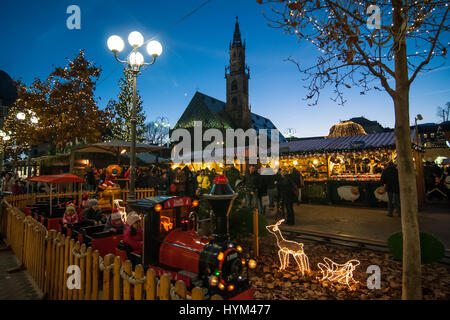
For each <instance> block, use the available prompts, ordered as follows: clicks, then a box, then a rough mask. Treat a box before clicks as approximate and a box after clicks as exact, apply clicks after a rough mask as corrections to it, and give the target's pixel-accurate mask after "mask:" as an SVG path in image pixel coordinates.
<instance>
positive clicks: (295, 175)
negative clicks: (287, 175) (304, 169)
mask: <svg viewBox="0 0 450 320" xmlns="http://www.w3.org/2000/svg"><path fill="white" fill-rule="evenodd" d="M291 177H292V181H293V182H294V183H295V185H296V186H297V189H298V197H297V199H296V200H295V202H296V203H300V199H301V197H302V193H301V188H302V180H303V176H302V174H301V173H300V172H299V171H298V170H297V169H296V168H295V167H294V168H293V169H292V173H291Z"/></svg>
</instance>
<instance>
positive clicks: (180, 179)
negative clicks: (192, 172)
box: [173, 167, 186, 196]
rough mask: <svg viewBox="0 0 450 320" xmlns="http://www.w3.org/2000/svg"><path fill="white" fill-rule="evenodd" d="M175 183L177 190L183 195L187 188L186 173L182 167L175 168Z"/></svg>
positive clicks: (178, 193)
mask: <svg viewBox="0 0 450 320" xmlns="http://www.w3.org/2000/svg"><path fill="white" fill-rule="evenodd" d="M173 183H174V184H175V188H176V191H175V192H176V193H177V195H179V196H183V195H184V193H185V190H186V175H185V174H184V172H183V171H182V170H181V169H180V167H178V168H176V169H175V175H174V179H173Z"/></svg>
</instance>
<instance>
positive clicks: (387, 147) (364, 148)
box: [280, 131, 424, 206]
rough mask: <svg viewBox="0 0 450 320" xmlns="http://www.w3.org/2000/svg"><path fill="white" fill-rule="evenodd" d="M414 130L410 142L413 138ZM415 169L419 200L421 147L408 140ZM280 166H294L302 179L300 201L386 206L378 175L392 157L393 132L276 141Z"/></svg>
mask: <svg viewBox="0 0 450 320" xmlns="http://www.w3.org/2000/svg"><path fill="white" fill-rule="evenodd" d="M414 134H415V133H414V131H413V132H411V141H414V140H413V139H414ZM411 147H412V148H413V157H414V161H415V164H416V169H417V181H418V193H419V194H418V198H419V203H421V202H422V201H423V194H424V191H422V187H421V184H423V183H422V180H423V173H422V153H421V152H420V151H421V148H420V147H419V146H416V145H415V144H413V143H411ZM280 153H281V157H280V167H281V168H287V169H292V168H296V169H297V170H298V171H300V172H301V173H302V175H303V177H304V178H305V188H304V189H303V190H302V200H303V201H306V202H321V203H348V204H353V205H361V206H386V204H387V193H386V192H383V189H382V188H379V187H380V186H381V183H380V178H381V173H382V171H383V169H384V168H385V167H386V165H387V164H388V163H389V162H390V161H393V160H395V157H396V152H395V135H394V132H393V131H390V132H381V133H374V134H364V135H355V136H348V137H335V138H325V137H324V138H314V139H304V140H299V141H293V142H287V143H283V144H280Z"/></svg>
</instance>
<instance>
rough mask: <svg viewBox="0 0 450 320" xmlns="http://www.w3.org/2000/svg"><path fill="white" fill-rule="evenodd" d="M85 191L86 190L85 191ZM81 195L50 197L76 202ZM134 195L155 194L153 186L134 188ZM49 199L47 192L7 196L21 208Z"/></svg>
mask: <svg viewBox="0 0 450 320" xmlns="http://www.w3.org/2000/svg"><path fill="white" fill-rule="evenodd" d="M85 192H87V191H85ZM87 193H89V194H94V192H92V191H89V192H87ZM82 195H83V192H80V191H77V192H65V193H53V194H52V199H53V201H54V202H55V203H56V201H57V199H58V198H72V199H77V201H78V203H80V202H81V197H82ZM119 195H120V197H119V198H120V199H122V200H124V201H125V200H126V199H127V197H128V190H127V189H122V190H120V192H119ZM135 195H136V200H141V199H144V198H148V197H153V196H155V195H156V191H155V189H153V188H142V189H139V188H138V189H135ZM49 199H50V195H49V194H48V193H29V194H20V195H15V196H11V197H8V202H9V204H10V205H12V206H14V207H16V208H19V209H23V208H25V207H26V206H27V205H30V204H33V203H36V202H39V201H46V200H49Z"/></svg>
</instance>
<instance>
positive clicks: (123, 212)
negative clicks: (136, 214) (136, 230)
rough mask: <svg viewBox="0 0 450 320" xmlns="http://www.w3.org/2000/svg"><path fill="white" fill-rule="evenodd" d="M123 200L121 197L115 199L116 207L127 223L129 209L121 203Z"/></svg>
mask: <svg viewBox="0 0 450 320" xmlns="http://www.w3.org/2000/svg"><path fill="white" fill-rule="evenodd" d="M121 201H122V200H121V199H114V207H116V208H117V210H118V212H119V213H120V217H121V218H122V221H123V223H125V222H126V221H127V211H126V210H125V207H122V206H121V205H120V202H121Z"/></svg>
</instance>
